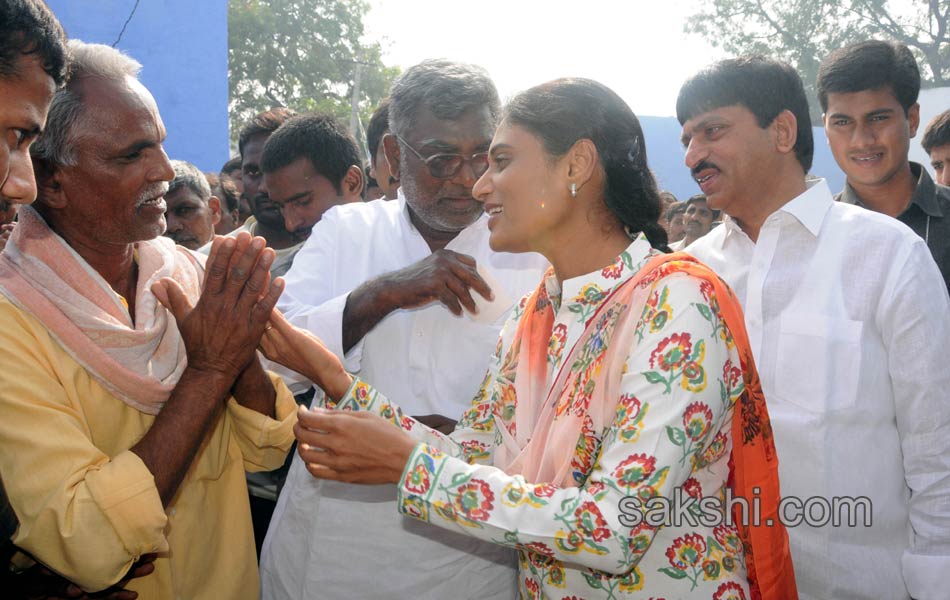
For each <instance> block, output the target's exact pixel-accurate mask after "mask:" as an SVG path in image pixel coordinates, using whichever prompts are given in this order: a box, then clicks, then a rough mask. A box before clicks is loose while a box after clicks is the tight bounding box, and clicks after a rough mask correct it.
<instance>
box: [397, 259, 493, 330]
mask: <svg viewBox="0 0 950 600" xmlns="http://www.w3.org/2000/svg"><path fill="white" fill-rule="evenodd" d="M475 267H476V265H475V259H474V258H472V257H471V256H466V255H465V254H459V253H458V252H453V251H451V250H436V251H435V252H433V253H432V254H430V255H429V256H427V257H426V258H424V259H422V260H420V261H419V262H417V263H415V264H412V265H409V266H408V267H406V268H405V269H401V270H399V271H395V272H393V273H390V274H389V275H386V276H385V278H386V282H387V284H389V285H388V286H387V288H388V293H391V294H393V296H394V303H395V304H396V305H397V306H399V307H400V308H416V307H419V306H424V305H426V304H428V303H430V302H433V301H439V302H441V303H442V304H444V305H445V306H446V308H448V309H449V310H450V311H452V314H454V315H461V314H462V308H463V307H464V308H465V310H467V311H468V312H470V313H475V312H477V309H476V307H475V300H473V299H472V294H471V291H470V290H475V291H476V292H478V293H479V294H481V295H482V297H484V298H485V299H486V300H492V299H493V298H494V296H493V294H492V291H491V288H490V287H488V284H487V283H485V280H484V279H482V277H481V275H479V274H478V271H477V270H476V268H475Z"/></svg>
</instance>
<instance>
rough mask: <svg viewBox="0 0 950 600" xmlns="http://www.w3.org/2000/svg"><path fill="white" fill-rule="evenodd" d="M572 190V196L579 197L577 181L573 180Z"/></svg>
mask: <svg viewBox="0 0 950 600" xmlns="http://www.w3.org/2000/svg"><path fill="white" fill-rule="evenodd" d="M570 190H571V198H577V184H576V183H574V182H571V186H570Z"/></svg>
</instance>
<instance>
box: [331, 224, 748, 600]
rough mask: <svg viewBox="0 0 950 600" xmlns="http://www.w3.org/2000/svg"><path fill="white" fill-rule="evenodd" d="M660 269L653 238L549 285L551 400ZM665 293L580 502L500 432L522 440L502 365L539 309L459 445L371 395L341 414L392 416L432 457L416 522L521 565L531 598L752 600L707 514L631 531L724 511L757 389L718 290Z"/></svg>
mask: <svg viewBox="0 0 950 600" xmlns="http://www.w3.org/2000/svg"><path fill="white" fill-rule="evenodd" d="M652 256H654V251H653V250H652V249H651V248H650V246H649V244H648V243H647V241H646V239H645V238H643V237H642V236H641V237H639V238H638V239H637V240H636V241H634V242H633V243H632V244H631V245H630V246H629V247H628V248H627V250H626V251H625V252H624V253H622V254H621V255H620V256H619V257H618V258H617V260H616V262H615V264H613V265H611V266H608V267H606V268H604V269H603V270H600V271H597V272H594V273H590V274H587V275H584V276H581V277H577V278H574V279H570V280H567V281H565V282H564V283H563V292H562V291H561V290H560V286H559V285H558V282H557V280H556V279H555V278H554V277H553V276H549V277H548V278H547V279H546V280H545V282H544V283H545V285H546V287H547V293H548V296H549V298H550V299H551V301H552V303H553V307H554V309H555V321H554V327H553V331H552V335H551V338H550V343H549V345H548V380H547V381H548V384H549V385H552V383H553V380H554V377H555V373H556V372H557V371H558V370H559V369H560V368H561V366H562V362H563V361H564V359H565V358H566V356H567V354H569V350H568V349H570V348H571V347H573V345H574V343H575V342H576V341H577V340H578V338H580V336H581V333H582V332H583V330H584V328H585V326H586V323H587V321H588V320H589V319H590V318H591V315H592V314H593V313H594V312H595V311H596V309H597V307H598V306H599V305H600V303H601V302H603V300H604V298H605V297H606V296H607V294H608V293H609V292H610V290H611V289H612V288H614V287H615V286H617V285H618V284H620V283H622V282H624V281H626V280H628V279H629V278H631V277H632V276H634V275H635V274H636V273H637V271H638V270H639V269H640V268H641V267H642V266H643V264H644V263H645V262H646V261H647V260H648V259H649V258H651V257H652ZM649 285H650V286H651V288H650V290H649V294H648V296H647V301H646V303H645V304H641V305H640V306H631V307H630V309H631V310H632V311H633V312H632V313H631V320H630V321H629V322H628V323H630V324H632V323H634V322H636V328H637V330H636V332H635V335H634V336H632V339H633V340H634V341H633V343H632V346H631V348H630V349H629V352H627V354H626V363H625V368H624V374H623V376H622V380H621V382H620V393H621V398H620V399H619V403H618V405H617V411H616V415H615V417H614V419H613V423H612V425H611V426H609V427H608V428H606V430H604V431H594V430H592V428H587V427H585V428H584V431H583V433H582V434H581V436H580V438H579V440H578V444H577V448H576V450H575V452H574V466H573V471H574V479H575V481H576V482H577V483H578V487H556V486H554V485H552V484H550V483H545V482H527V481H525V480H524V478H523V477H522V476H520V475H515V476H512V475H508V474H507V473H505V472H504V471H502V470H501V469H499V468H496V467H494V466H493V449H494V448H495V446H496V445H497V444H499V443H500V437H501V436H500V433H499V431H497V429H496V428H499V427H505V428H507V429H508V431H509V432H511V431H513V429H514V427H515V423H514V422H513V419H514V414H515V410H514V407H515V403H516V402H517V399H516V397H515V393H514V386H513V382H512V380H511V373H506V372H504V370H505V369H504V368H503V360H502V358H503V357H504V356H505V355H506V353H507V351H508V349H509V347H510V345H511V343H512V339H513V337H514V334H515V331H516V329H517V324H518V320H519V319H520V317H521V315H522V314H523V305H524V301H523V302H522V306H521V307H520V308H519V310H517V311H516V312H515V314H514V315H512V318H511V320H510V321H509V322H508V324H507V325H506V327H505V329H504V331H503V333H502V336H501V339H500V340H499V344H498V348H497V350H496V352H495V356H494V359H493V361H492V364H491V365H490V367H489V370H488V373H487V375H486V377H485V380H484V382H483V384H482V387H481V389H480V390H479V392H478V395H477V396H476V397H475V399H474V401H473V404H472V407H471V408H470V409H469V410H468V411H467V412H466V414H465V415H464V416H463V417H462V420H461V421H460V422H459V426H458V429H457V430H456V431H455V432H454V433H453V434H452V435H451V436H450V437H446V436H443V435H441V434H439V433H437V432H434V431H432V430H430V429H428V428H426V427H424V426H422V425H420V424H419V423H417V422H415V421H413V420H412V419H410V418H409V417H406V416H404V415H403V414H402V412H401V410H400V409H399V408H398V406H396V405H395V404H392V403H390V402H389V400H387V399H386V398H385V397H383V396H382V395H381V394H379V393H378V392H376V391H375V390H374V389H373V388H372V387H370V386H369V385H368V384H366V383H364V382H362V381H360V380H357V381H356V382H355V383H354V385H353V387H352V388H351V389H350V391H349V392H348V394H347V395H346V396H345V397H344V398H343V399H342V400H341V402H340V403H339V405H338V407H339V408H341V409H343V410H368V411H373V412H376V413H378V414H380V415H381V416H383V417H385V418H388V419H391V420H393V421H394V422H395V423H398V424H399V425H401V426H402V427H403V428H404V429H406V430H408V431H409V432H410V433H411V434H412V435H413V436H414V437H415V438H416V439H418V440H419V441H420V442H421V443H420V444H418V445H417V446H416V448H415V450H414V451H413V454H412V456H411V457H410V459H409V462H408V464H407V466H406V470H405V472H404V476H403V479H402V482H401V485H400V493H399V506H400V511H401V512H403V513H404V514H406V515H409V516H412V517H415V518H417V519H421V520H423V521H427V522H430V523H432V524H434V525H438V526H440V527H444V528H448V529H454V530H458V531H463V532H465V533H467V534H469V535H471V536H474V537H477V538H480V539H483V540H490V541H493V542H495V543H498V544H503V545H506V546H510V547H514V548H516V549H518V551H519V556H520V588H521V595H522V597H524V598H552V599H558V600H560V599H562V598H633V597H636V598H646V597H654V598H668V599H673V598H708V599H713V600H726V599H730V598H734V599H738V598H748V597H749V590H748V584H747V582H746V571H745V562H744V559H743V554H742V547H741V542H740V541H739V537H738V534H737V532H736V529H735V528H734V527H733V526H731V525H728V524H723V525H715V524H712V523H710V522H709V519H708V517H704V519H705V523H704V522H703V521H701V520H699V519H697V518H696V517H697V516H698V514H697V508H698V504H696V503H694V504H692V505H690V507H689V509H688V510H686V511H683V512H681V513H680V515H679V520H680V521H681V522H680V523H672V524H667V525H665V526H662V527H659V528H656V527H651V526H650V525H648V524H647V523H640V524H639V525H635V526H630V525H633V523H632V522H631V520H630V519H631V518H633V517H635V516H636V515H638V514H640V513H637V512H636V511H635V510H633V509H631V506H633V505H632V504H630V500H629V499H630V498H637V499H639V501H640V502H641V503H645V502H646V501H647V500H649V499H651V498H657V497H659V498H668V499H670V500H671V502H672V499H673V497H674V491H676V490H677V489H680V492H679V493H682V496H683V500H684V504H687V505H688V501H689V499H690V498H699V497H712V498H719V499H723V498H724V495H725V489H726V480H727V476H728V459H729V454H730V451H731V447H732V442H731V433H730V432H731V427H732V418H733V407H734V405H735V401H736V399H737V398H738V397H739V395H740V393H741V391H742V385H743V384H742V378H741V373H740V371H739V368H738V366H739V364H740V361H739V355H738V353H737V351H736V348H735V345H734V343H733V340H732V336H731V334H730V332H729V331H728V330H727V329H726V328H725V324H724V323H723V322H722V321H721V320H720V317H719V313H718V303H717V302H716V299H715V298H712V301H711V298H710V296H711V294H712V291H711V289H710V288H711V286H709V285H708V284H705V285H704V284H703V283H702V282H701V281H700V280H698V279H696V278H694V277H692V276H690V275H687V274H685V273H677V274H673V275H670V276H667V277H664V278H661V279H659V280H657V281H654V282H652V283H651V284H649ZM634 315H640V317H639V319H634ZM565 368H572V369H583V368H584V365H578V364H574V365H566V366H565ZM588 371H590V370H588ZM625 499H628V500H625ZM722 506H726V505H725V503H723V504H722ZM726 512H728V511H726ZM625 514H626V515H627V516H626V517H625V516H624V515H625ZM673 514H674V515H675V514H676V513H675V512H674V513H673ZM625 524H626V525H625Z"/></svg>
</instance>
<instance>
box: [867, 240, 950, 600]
mask: <svg viewBox="0 0 950 600" xmlns="http://www.w3.org/2000/svg"><path fill="white" fill-rule="evenodd" d="M900 264H901V266H900V267H899V268H894V269H893V276H894V278H895V282H894V283H893V285H892V286H890V291H889V293H886V295H885V296H884V298H883V301H882V302H881V308H880V314H879V315H878V322H879V323H880V324H881V325H882V326H881V332H882V334H883V337H884V340H883V341H884V345H885V347H886V348H887V358H888V365H889V371H890V376H891V385H892V387H893V394H894V399H895V407H894V409H895V410H894V412H895V415H896V418H897V430H898V434H899V435H900V441H901V449H902V454H903V460H904V474H905V478H906V481H907V487H908V488H909V489H910V501H909V514H910V522H911V525H912V527H913V537H912V539H911V542H910V544H909V545H908V547H907V549H906V550H905V551H904V555H903V557H902V560H901V565H902V569H903V573H904V583H905V584H906V585H907V590H908V591H909V592H910V595H911V596H912V597H913V598H918V599H920V600H928V599H931V598H945V597H946V594H947V590H946V582H945V581H944V578H943V577H942V574H943V573H946V572H947V571H950V502H948V498H950V404H948V402H947V390H948V389H950V369H948V368H947V365H946V357H945V355H943V353H942V352H941V351H940V349H942V348H946V347H948V346H950V302H948V298H947V289H946V286H945V285H944V282H943V279H942V276H941V274H940V271H939V269H938V268H937V266H936V264H935V263H934V261H933V259H932V257H931V255H930V251H929V250H928V249H927V247H926V245H924V243H923V241H922V240H921V241H919V242H917V243H915V244H914V245H913V247H912V249H911V251H910V253H909V255H908V256H907V258H906V261H902V262H901V263H900Z"/></svg>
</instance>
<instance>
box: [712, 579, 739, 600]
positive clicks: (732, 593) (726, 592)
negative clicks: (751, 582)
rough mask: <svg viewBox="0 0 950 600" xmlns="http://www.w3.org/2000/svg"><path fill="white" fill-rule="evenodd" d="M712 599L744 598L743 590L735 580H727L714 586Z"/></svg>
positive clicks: (737, 599) (734, 599)
mask: <svg viewBox="0 0 950 600" xmlns="http://www.w3.org/2000/svg"><path fill="white" fill-rule="evenodd" d="M713 600H745V592H744V591H742V586H741V585H739V584H738V583H736V582H735V581H727V582H725V583H724V584H722V585H720V586H719V587H718V588H716V593H715V594H713Z"/></svg>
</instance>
